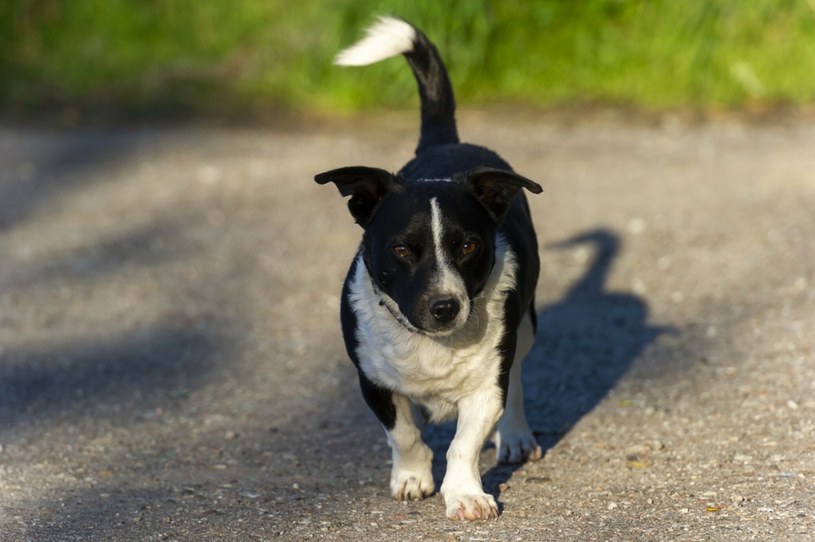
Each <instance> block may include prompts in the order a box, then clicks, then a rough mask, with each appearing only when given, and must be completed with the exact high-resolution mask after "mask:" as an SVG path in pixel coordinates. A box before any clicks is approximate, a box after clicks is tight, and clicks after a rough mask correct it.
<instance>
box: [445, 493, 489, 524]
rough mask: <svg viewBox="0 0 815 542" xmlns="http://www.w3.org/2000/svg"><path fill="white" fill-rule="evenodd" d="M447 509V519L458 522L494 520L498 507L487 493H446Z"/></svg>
mask: <svg viewBox="0 0 815 542" xmlns="http://www.w3.org/2000/svg"><path fill="white" fill-rule="evenodd" d="M444 504H445V506H446V507H447V517H448V518H450V519H458V520H470V521H471V520H474V519H496V518H497V517H498V505H497V504H495V499H494V498H493V497H492V495H488V494H487V493H477V494H473V495H464V494H456V493H448V494H445V496H444Z"/></svg>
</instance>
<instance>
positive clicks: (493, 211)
mask: <svg viewBox="0 0 815 542" xmlns="http://www.w3.org/2000/svg"><path fill="white" fill-rule="evenodd" d="M462 181H463V182H464V184H467V185H469V186H470V187H471V188H472V190H473V191H474V192H475V197H476V198H477V199H478V201H480V202H481V204H482V205H483V206H484V207H485V208H486V209H487V211H488V212H489V213H490V216H492V218H493V219H494V220H495V222H496V223H498V224H500V223H501V221H502V220H503V219H504V216H506V214H507V212H508V211H509V206H510V202H512V198H514V197H515V194H517V193H518V190H520V189H521V188H526V189H527V190H529V191H530V192H532V193H533V194H540V193H541V192H543V188H541V186H540V185H539V184H538V183H536V182H535V181H531V180H529V179H527V178H526V177H523V176H521V175H518V174H517V173H513V172H511V171H504V170H502V169H493V168H488V167H478V168H475V169H473V170H470V171H468V172H467V173H465V174H464V175H463V176H462Z"/></svg>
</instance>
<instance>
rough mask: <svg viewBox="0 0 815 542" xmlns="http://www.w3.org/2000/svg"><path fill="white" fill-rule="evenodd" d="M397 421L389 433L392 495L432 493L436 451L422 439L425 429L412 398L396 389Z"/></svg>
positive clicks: (406, 496)
mask: <svg viewBox="0 0 815 542" xmlns="http://www.w3.org/2000/svg"><path fill="white" fill-rule="evenodd" d="M392 401H393V406H394V407H395V410H396V422H395V423H394V425H393V428H392V429H390V430H389V431H388V432H387V433H388V444H390V447H391V453H392V457H393V466H392V467H391V484H390V485H391V495H393V496H394V498H396V499H397V500H400V501H407V500H413V501H418V500H420V499H423V498H425V497H427V496H428V495H431V494H433V491H434V490H435V488H436V486H435V483H434V482H433V473H432V463H433V452H432V451H431V450H430V448H429V447H428V446H427V445H426V444H425V443H424V442H423V441H422V433H421V431H420V430H419V428H418V427H416V423H415V421H414V420H413V409H412V408H411V404H410V400H409V399H408V398H407V397H405V396H404V395H401V394H398V393H393V396H392Z"/></svg>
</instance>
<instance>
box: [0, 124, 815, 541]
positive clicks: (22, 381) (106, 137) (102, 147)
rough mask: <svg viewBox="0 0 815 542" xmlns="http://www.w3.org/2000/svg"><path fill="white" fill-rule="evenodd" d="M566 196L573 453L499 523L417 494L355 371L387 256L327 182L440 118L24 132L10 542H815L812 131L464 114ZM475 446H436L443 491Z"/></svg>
mask: <svg viewBox="0 0 815 542" xmlns="http://www.w3.org/2000/svg"><path fill="white" fill-rule="evenodd" d="M460 131H461V133H462V134H463V136H464V138H465V139H466V140H468V141H473V142H478V143H483V144H486V145H489V146H491V147H493V148H495V149H496V150H498V151H499V153H501V154H502V155H503V156H504V157H505V158H507V159H508V160H509V161H510V162H511V163H512V164H513V165H514V166H515V168H516V170H517V171H518V172H520V173H522V174H523V175H526V176H528V177H531V178H533V179H535V180H537V181H539V182H540V183H541V184H542V185H543V186H544V190H545V192H544V193H543V194H542V195H540V196H535V197H533V198H531V199H532V201H531V203H532V207H533V212H534V215H535V221H536V223H537V227H538V231H539V238H540V245H541V247H540V248H541V254H542V263H543V270H542V276H541V281H540V285H539V288H538V298H537V299H538V304H539V308H538V310H539V321H540V324H541V325H540V330H539V334H538V338H537V344H536V346H535V348H534V350H533V352H532V354H531V359H530V360H528V361H527V364H526V367H525V376H524V378H525V382H526V390H527V392H526V393H527V409H528V413H529V418H530V423H531V425H532V427H533V429H534V431H535V433H536V434H537V436H538V438H539V440H540V442H541V443H542V444H543V446H544V448H545V451H546V455H545V457H544V458H543V459H542V460H540V461H539V462H536V463H534V464H528V465H524V466H520V467H517V468H508V467H500V468H497V467H496V466H495V464H494V463H495V462H494V454H495V451H494V449H490V448H489V447H487V448H485V450H484V452H483V455H482V467H483V471H484V473H485V478H484V479H485V485H486V488H487V489H488V490H489V491H491V492H493V493H494V494H495V495H496V497H497V500H498V501H499V503H500V508H501V512H502V514H501V517H500V518H499V519H498V520H496V521H490V522H474V523H460V522H453V521H449V520H447V519H445V518H444V506H443V503H442V500H441V498H440V497H439V496H438V495H435V496H433V497H431V498H429V499H427V500H425V501H423V502H414V503H408V504H403V503H397V502H395V501H392V500H391V498H390V497H389V491H388V473H389V464H388V462H389V458H390V454H389V451H388V449H387V445H386V442H385V438H384V433H383V432H382V431H381V429H380V428H379V427H378V426H377V424H376V422H375V420H374V417H373V416H372V415H371V414H370V413H369V412H368V411H367V409H366V407H365V406H364V404H363V402H362V400H361V397H360V394H359V392H358V389H357V385H356V377H355V374H354V371H353V368H352V366H351V365H350V363H349V362H348V361H347V359H346V356H345V353H344V351H343V347H342V342H341V338H340V332H339V321H338V314H337V313H338V292H339V289H340V285H341V282H342V279H343V276H344V273H345V271H346V268H347V265H348V263H349V262H350V259H351V257H352V255H353V252H354V250H355V248H356V244H357V242H358V237H359V233H360V232H359V230H358V228H357V227H356V226H355V225H354V224H353V223H352V220H351V218H350V216H349V215H348V213H347V210H346V209H345V203H344V202H343V201H342V199H341V198H340V196H339V195H338V194H337V193H336V191H335V190H334V189H333V188H332V187H320V186H317V185H316V184H315V183H313V181H312V177H313V175H314V174H315V173H317V172H320V171H323V170H326V169H331V168H334V167H338V166H343V165H357V164H364V165H371V166H379V167H384V168H386V169H391V170H396V169H398V168H399V167H400V166H401V165H402V164H403V163H404V161H405V160H406V159H407V158H408V157H409V156H410V155H411V153H412V149H413V148H414V145H415V138H416V120H415V119H414V114H412V113H411V114H404V115H403V114H396V115H385V116H379V117H377V118H367V119H346V120H338V121H336V122H331V123H326V122H321V123H316V122H313V121H307V120H303V121H302V122H300V123H289V124H286V125H285V126H281V127H276V128H269V129H266V130H260V129H226V128H212V127H177V128H173V127H169V128H153V129H145V128H130V129H127V128H116V129H84V130H73V131H57V130H46V129H34V128H29V129H20V128H18V127H14V128H12V127H8V126H7V127H4V128H0V261H1V262H2V263H0V540H3V541H18V540H19V541H28V540H30V541H74V540H139V541H153V540H179V541H188V540H366V541H368V540H383V541H384V540H388V541H390V540H441V541H444V542H453V541H477V540H557V541H562V540H581V541H591V540H598V541H600V540H655V541H657V540H689V541H690V540H716V541H743V540H802V541H803V540H815V353H814V352H813V344H815V341H813V339H815V311H813V308H815V151H813V149H815V127H813V125H812V124H811V123H810V122H807V121H803V120H802V121H796V122H784V123H761V124H758V123H751V122H745V121H740V120H733V119H730V120H728V119H724V120H719V121H716V122H710V123H706V124H701V125H694V124H687V123H685V122H683V121H682V119H680V118H675V117H666V118H663V119H660V120H658V121H655V122H637V123H630V122H627V121H626V119H625V118H624V117H623V116H620V115H611V116H604V115H593V116H592V117H591V118H581V117H576V118H566V117H555V116H537V115H522V114H505V113H500V112H496V113H490V114H487V113H483V114H482V113H469V114H463V115H462V119H461V122H460ZM451 434H452V432H451V427H449V426H442V427H439V428H430V429H429V430H428V432H427V439H428V441H429V442H430V443H431V445H432V447H433V449H434V451H435V455H436V457H437V458H438V459H437V460H436V464H435V470H436V476H437V483H438V482H439V481H440V479H441V476H440V475H441V473H442V472H443V468H444V464H443V463H444V459H443V458H444V450H445V449H446V445H447V442H448V441H449V439H450V437H451Z"/></svg>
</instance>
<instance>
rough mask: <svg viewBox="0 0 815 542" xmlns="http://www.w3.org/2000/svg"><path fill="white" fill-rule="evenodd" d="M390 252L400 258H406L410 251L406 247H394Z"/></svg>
mask: <svg viewBox="0 0 815 542" xmlns="http://www.w3.org/2000/svg"><path fill="white" fill-rule="evenodd" d="M391 250H393V253H394V254H396V255H397V256H399V257H400V258H407V257H408V256H410V249H409V248H408V247H407V246H406V245H394V247H393V248H392V249H391Z"/></svg>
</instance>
